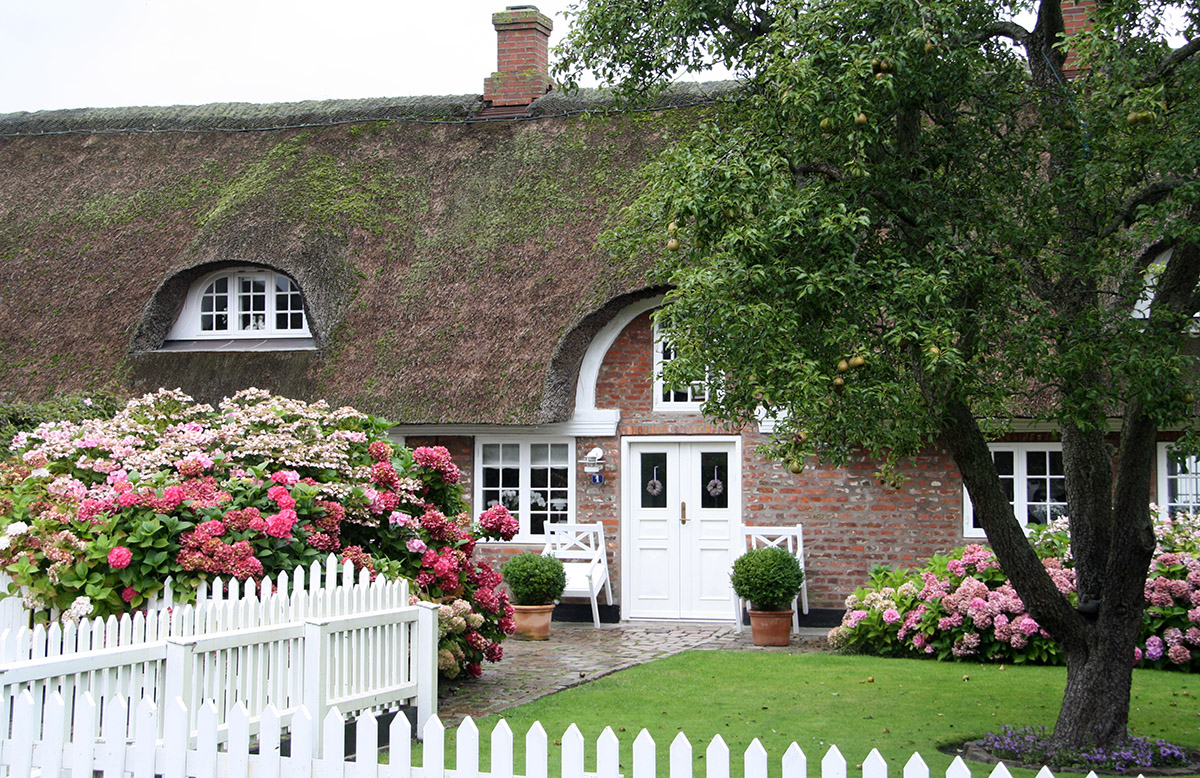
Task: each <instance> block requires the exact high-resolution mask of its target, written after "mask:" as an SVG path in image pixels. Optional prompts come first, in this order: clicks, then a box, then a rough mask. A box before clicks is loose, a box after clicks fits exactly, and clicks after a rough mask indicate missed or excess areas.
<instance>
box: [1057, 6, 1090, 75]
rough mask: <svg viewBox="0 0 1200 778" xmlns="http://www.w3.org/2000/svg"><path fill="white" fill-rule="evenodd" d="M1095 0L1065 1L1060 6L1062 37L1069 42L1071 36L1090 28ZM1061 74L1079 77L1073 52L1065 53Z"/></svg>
mask: <svg viewBox="0 0 1200 778" xmlns="http://www.w3.org/2000/svg"><path fill="white" fill-rule="evenodd" d="M1095 6H1096V2H1095V0H1074V2H1072V0H1066V2H1064V3H1063V4H1062V15H1063V37H1064V38H1066V39H1067V40H1068V41H1070V39H1071V36H1072V35H1074V34H1075V33H1077V32H1082V31H1083V30H1086V29H1088V28H1089V27H1091V26H1092V19H1091V14H1092V11H1093V10H1095ZM1063 73H1064V74H1065V75H1066V77H1067V78H1074V77H1075V76H1077V75H1079V73H1080V70H1079V65H1078V63H1077V61H1076V59H1075V54H1074V52H1068V53H1067V61H1066V62H1064V63H1063Z"/></svg>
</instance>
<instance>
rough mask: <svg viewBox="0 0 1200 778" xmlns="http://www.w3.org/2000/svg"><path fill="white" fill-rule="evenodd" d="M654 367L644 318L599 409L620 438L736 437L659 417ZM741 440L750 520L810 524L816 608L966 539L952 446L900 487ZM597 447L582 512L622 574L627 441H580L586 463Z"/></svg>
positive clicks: (696, 419) (687, 416)
mask: <svg viewBox="0 0 1200 778" xmlns="http://www.w3.org/2000/svg"><path fill="white" fill-rule="evenodd" d="M652 371H653V350H652V325H651V322H650V317H649V315H648V314H644V315H642V316H639V317H638V318H637V319H635V320H634V321H633V322H631V323H630V324H629V326H627V327H626V328H625V330H624V331H623V332H622V333H621V334H620V335H619V336H618V337H617V339H616V340H615V341H614V342H613V345H612V347H611V348H610V349H609V351H608V354H607V356H606V357H605V359H604V362H603V365H602V367H601V369H600V375H599V380H598V385H597V387H596V405H597V407H599V408H618V409H620V411H621V421H620V425H619V434H620V435H716V434H730V431H729V430H728V429H727V428H724V427H722V426H720V425H717V424H713V423H711V422H708V421H706V420H705V419H704V418H703V417H702V416H701V415H700V414H698V413H677V412H670V413H663V412H655V411H653V396H652V392H653V387H652V382H651V376H652ZM742 440H743V443H742V450H743V461H742V479H743V490H742V491H743V517H744V518H743V520H744V521H745V522H746V523H749V524H796V523H800V524H803V525H804V542H805V558H806V566H807V570H808V574H809V586H808V591H809V604H810V605H811V606H812V607H816V608H840V607H842V603H843V600H844V599H845V597H846V595H847V594H849V593H850V592H852V591H853V590H854V588H855V587H856V586H859V585H861V584H862V583H863V581H864V580H865V579H866V576H867V573H868V572H869V571H870V569H871V568H872V567H873V566H874V565H877V564H886V565H893V566H909V565H913V564H917V563H919V562H921V561H922V560H923V559H925V558H927V557H928V556H930V555H931V554H934V553H939V552H944V551H947V550H949V549H950V548H953V547H954V546H956V545H960V544H962V543H963V542H964V540H963V536H962V486H961V480H960V479H959V477H958V474H957V470H956V469H955V467H954V465H953V463H952V462H951V461H950V457H949V454H948V453H947V452H946V451H945V450H944V449H934V450H931V451H928V452H926V453H925V454H924V455H922V456H921V457H920V458H919V459H918V461H917V462H916V463H914V464H912V465H909V466H907V467H906V469H905V475H907V476H908V477H909V478H908V480H907V481H906V482H905V484H904V485H903V486H902V487H901V488H899V489H892V488H889V487H887V486H885V485H883V484H881V483H880V482H879V480H878V479H877V478H875V476H874V467H873V466H872V465H871V464H870V463H869V462H866V461H859V462H856V463H854V464H852V465H850V466H848V467H846V468H841V469H838V468H832V467H826V466H822V465H820V464H819V463H818V462H816V461H815V460H813V461H809V462H808V463H807V467H806V468H805V470H804V472H803V473H801V474H800V475H793V474H792V473H790V472H788V470H787V469H786V468H785V467H784V466H783V465H782V463H780V462H777V461H771V460H764V459H762V458H760V457H759V456H758V455H757V454H756V453H755V449H756V447H757V446H758V445H759V444H760V443H762V442H763V441H764V440H765V438H764V437H763V436H762V435H760V434H759V433H758V432H757V431H753V430H751V431H746V432H744V433H743V435H742ZM592 445H600V446H601V447H602V448H604V449H605V451H606V454H605V458H606V460H607V461H608V463H607V465H606V469H605V484H603V485H602V486H595V485H592V484H588V483H584V478H586V476H585V475H584V474H583V473H582V468H581V472H580V478H581V480H580V484H581V486H580V490H579V491H580V501H579V508H578V515H579V516H580V518H581V519H584V518H588V519H590V518H591V517H592V516H598V517H600V518H601V519H602V520H603V521H604V522H605V523H606V524H607V525H609V526H610V527H612V528H613V532H612V533H611V536H610V537H609V543H610V548H612V556H611V558H610V561H611V562H612V563H613V567H612V571H613V575H614V577H617V578H619V576H620V571H619V569H618V567H617V565H618V564H619V561H620V555H619V553H617V550H616V548H615V540H616V537H617V536H616V529H617V524H618V521H619V515H618V514H619V511H620V483H619V474H620V463H619V462H618V461H617V458H618V456H619V439H618V438H606V439H602V440H594V441H593V440H589V441H581V445H580V446H579V456H580V458H582V456H583V454H584V453H585V452H586V451H587V450H588V449H589V448H591V447H592Z"/></svg>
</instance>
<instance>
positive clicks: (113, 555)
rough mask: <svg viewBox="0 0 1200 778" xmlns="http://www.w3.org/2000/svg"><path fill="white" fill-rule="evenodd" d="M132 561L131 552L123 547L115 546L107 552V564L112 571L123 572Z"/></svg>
mask: <svg viewBox="0 0 1200 778" xmlns="http://www.w3.org/2000/svg"><path fill="white" fill-rule="evenodd" d="M132 561H133V552H132V551H130V550H129V549H127V548H125V547H124V546H117V547H116V548H114V549H113V550H112V551H109V552H108V564H109V566H110V567H112V568H113V569H114V570H123V569H125V568H126V567H129V563H130V562H132Z"/></svg>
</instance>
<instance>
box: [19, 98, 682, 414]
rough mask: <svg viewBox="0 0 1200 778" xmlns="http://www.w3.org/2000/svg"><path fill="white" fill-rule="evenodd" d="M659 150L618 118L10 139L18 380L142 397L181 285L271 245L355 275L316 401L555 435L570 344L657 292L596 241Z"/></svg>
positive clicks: (645, 132)
mask: <svg viewBox="0 0 1200 778" xmlns="http://www.w3.org/2000/svg"><path fill="white" fill-rule="evenodd" d="M671 113H674V112H671ZM672 121H676V119H674V118H673V119H672ZM660 147H661V138H660V137H659V136H658V134H657V130H656V122H655V120H654V118H653V116H650V117H646V116H642V117H639V118H637V119H630V118H628V117H625V116H621V115H606V116H602V117H596V118H569V117H560V118H556V119H548V120H545V121H538V122H519V123H512V122H509V123H480V124H436V125H421V124H403V123H400V124H386V123H385V124H362V125H350V126H341V127H327V128H316V129H312V130H308V131H294V130H292V131H277V132H273V133H251V134H246V133H227V134H215V135H209V134H193V135H187V134H163V135H144V134H138V133H127V134H116V135H93V136H88V135H56V136H40V137H25V138H10V139H0V257H2V258H4V259H5V261H4V262H3V263H2V266H0V322H2V323H0V354H3V357H4V360H5V363H6V364H5V366H4V368H3V369H2V370H0V383H2V384H3V385H4V387H5V391H6V392H8V393H9V395H10V396H13V397H15V398H19V399H39V398H41V397H45V396H48V395H51V394H54V393H57V392H62V391H93V390H95V389H96V388H99V387H100V386H101V385H102V384H103V385H104V386H105V388H107V387H108V386H109V385H123V386H126V387H128V388H132V387H129V376H130V373H131V368H132V365H133V363H132V362H131V358H130V352H129V347H130V341H131V338H132V337H133V334H134V331H135V330H136V329H137V328H138V326H139V321H140V317H141V312H142V310H143V309H144V308H145V306H146V304H147V301H148V299H149V298H150V296H151V294H152V293H153V292H154V290H155V288H156V287H157V286H158V285H159V284H161V283H162V282H163V280H164V278H165V277H168V276H170V275H171V274H172V273H174V272H177V271H178V269H179V267H180V266H181V265H180V263H181V262H184V264H186V262H185V260H188V258H189V257H191V258H194V257H197V256H208V257H211V258H213V259H215V258H218V257H222V256H223V257H225V258H226V259H227V260H228V259H237V257H236V256H233V255H235V254H237V253H238V252H239V251H241V250H242V249H243V248H247V247H244V246H243V247H241V248H239V241H242V242H244V241H259V242H262V241H267V242H269V243H270V244H271V245H269V246H262V245H260V246H257V247H254V246H250V247H248V248H250V249H255V250H260V251H266V252H268V254H269V251H270V250H272V249H276V250H278V251H282V252H286V253H288V254H289V255H291V254H295V256H289V259H290V261H292V262H293V264H296V263H300V266H301V269H303V267H302V265H303V263H306V262H308V263H318V264H321V265H322V267H321V268H315V269H314V272H315V271H317V270H319V271H321V272H325V271H326V270H327V269H328V267H329V266H332V265H338V264H340V265H342V266H343V269H342V270H341V271H338V272H342V273H343V275H346V274H348V275H349V276H350V277H351V283H350V284H349V287H348V289H347V290H345V291H346V296H345V300H344V301H342V302H340V303H339V302H338V301H337V300H333V301H326V303H328V304H329V305H331V306H334V307H338V306H340V307H338V311H337V312H338V316H339V318H338V319H337V321H336V322H334V323H333V325H332V326H331V330H330V332H329V333H328V334H329V336H330V341H329V343H328V344H327V348H326V349H325V350H324V351H323V352H322V353H321V354H320V355H319V357H318V359H317V361H316V362H315V363H314V364H313V365H312V366H311V368H310V370H309V375H311V376H315V378H313V382H314V386H315V387H316V390H317V392H316V394H317V395H318V396H325V397H328V398H329V399H331V400H332V401H337V402H353V403H355V404H358V405H360V406H362V407H363V408H364V409H365V410H370V411H372V412H375V413H379V414H381V415H384V416H386V417H389V418H392V419H394V420H397V421H411V422H421V421H427V422H454V421H458V422H489V421H493V422H497V423H514V422H520V423H533V422H537V421H542V420H545V419H544V418H543V417H544V415H545V414H544V412H543V410H542V408H541V405H540V396H541V391H542V386H543V383H544V381H545V378H546V370H547V365H548V364H549V362H550V360H551V358H552V357H553V353H554V348H555V346H556V344H557V343H558V341H559V340H560V339H561V337H562V335H563V334H564V333H565V332H568V331H570V330H571V329H572V328H573V327H574V326H576V325H577V324H578V322H579V321H580V320H581V319H582V318H583V317H585V316H586V315H587V314H588V313H589V312H591V311H594V310H595V309H596V308H598V307H599V306H601V305H602V304H603V303H604V302H605V301H606V300H608V299H611V297H612V296H614V295H619V294H622V293H624V292H627V291H629V290H630V289H634V288H637V287H638V285H639V284H641V283H644V282H643V281H641V280H640V279H639V278H636V277H635V276H636V274H635V276H629V277H626V278H622V279H614V278H613V277H612V276H613V274H612V273H611V272H610V270H609V268H608V267H607V265H606V262H607V259H606V258H605V257H604V256H603V255H602V254H601V253H600V252H599V250H598V249H596V247H595V237H596V235H597V234H598V233H599V231H600V230H601V228H602V227H603V226H604V225H605V224H607V223H608V221H609V220H610V219H611V218H612V215H613V214H614V213H615V212H616V210H617V209H618V208H619V207H620V206H621V205H623V204H624V203H625V202H628V201H629V199H630V197H631V196H632V195H631V193H632V187H633V185H634V182H635V180H636V178H637V172H638V170H639V169H640V167H641V166H642V165H643V164H644V163H645V162H646V161H647V160H648V159H650V158H651V156H652V155H653V154H654V153H655V152H656V150H657V149H658V148H660ZM273 155H274V156H273ZM276 162H278V163H279V164H278V165H275V163H276ZM29 181H45V182H47V183H46V184H44V185H42V186H32V187H31V186H29V184H28V182H29ZM314 246H316V247H317V248H321V247H325V248H322V250H321V251H316V250H310V249H312V247H314ZM322 252H323V253H322ZM188 261H190V260H188ZM649 261H650V260H649V259H648V260H647V262H648V263H649ZM331 263H332V265H331ZM308 295H309V298H308V299H309V303H310V304H318V303H319V304H322V305H324V304H326V303H320V301H318V300H317V299H316V298H317V297H318V296H319V295H318V294H316V293H315V292H314V291H313V290H309V292H308ZM139 367H140V366H139ZM293 375H295V374H294V373H293ZM141 378H144V371H141V370H139V380H140V379H141ZM164 382H165V383H170V381H169V379H167V378H164ZM245 383H246V385H250V384H255V383H258V382H257V381H256V380H255V377H254V376H245ZM184 388H185V389H186V388H187V387H184Z"/></svg>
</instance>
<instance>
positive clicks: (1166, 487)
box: [1155, 443, 1200, 516]
mask: <svg viewBox="0 0 1200 778" xmlns="http://www.w3.org/2000/svg"><path fill="white" fill-rule="evenodd" d="M1171 448H1172V444H1170V443H1159V444H1158V470H1157V473H1156V475H1157V478H1156V479H1155V480H1156V481H1157V483H1158V500H1157V502H1158V508H1159V511H1160V512H1161V513H1162V515H1163V516H1169V515H1170V514H1171V505H1172V503H1171V484H1170V479H1171V478H1172V475H1171ZM1186 462H1187V467H1189V469H1191V471H1192V472H1191V473H1190V474H1188V475H1190V476H1191V480H1192V481H1193V484H1194V486H1193V489H1192V496H1191V500H1190V501H1188V502H1186V503H1181V502H1177V503H1175V505H1177V506H1180V507H1182V508H1183V509H1184V510H1185V511H1186V512H1187V513H1196V512H1200V457H1196V456H1190V457H1188V458H1187V460H1186Z"/></svg>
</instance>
